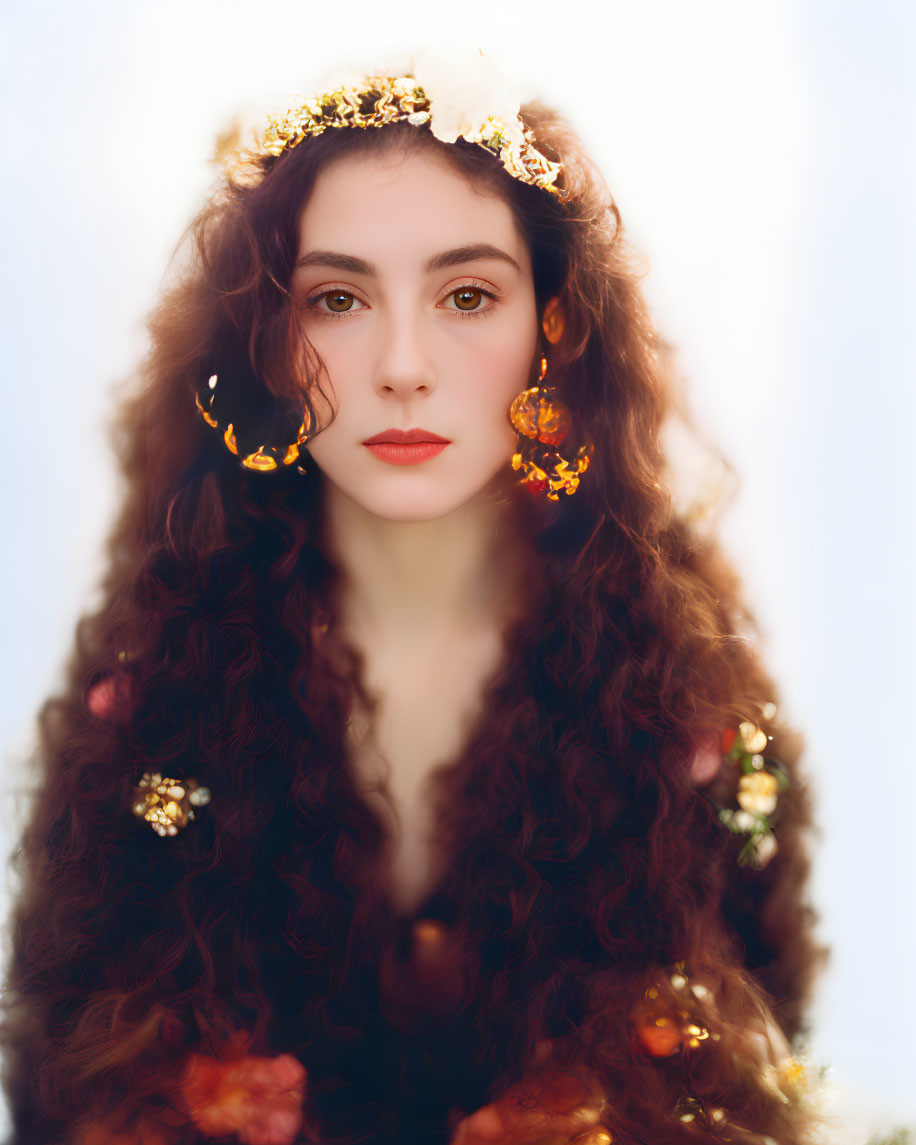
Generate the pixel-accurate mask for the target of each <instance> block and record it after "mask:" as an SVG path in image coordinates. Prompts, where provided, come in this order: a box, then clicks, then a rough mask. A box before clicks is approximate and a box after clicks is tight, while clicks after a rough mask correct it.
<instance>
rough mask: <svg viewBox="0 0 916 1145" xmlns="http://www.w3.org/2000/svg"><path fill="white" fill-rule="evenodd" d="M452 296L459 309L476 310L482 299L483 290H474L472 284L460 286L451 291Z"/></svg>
mask: <svg viewBox="0 0 916 1145" xmlns="http://www.w3.org/2000/svg"><path fill="white" fill-rule="evenodd" d="M452 297H453V298H454V299H455V305H456V306H457V307H458V309H459V310H476V309H477V307H478V306H479V305H480V303H481V302H482V301H483V292H482V291H480V290H475V289H474V288H473V287H472V286H462V287H461V289H460V290H456V291H454V292H453V294H452Z"/></svg>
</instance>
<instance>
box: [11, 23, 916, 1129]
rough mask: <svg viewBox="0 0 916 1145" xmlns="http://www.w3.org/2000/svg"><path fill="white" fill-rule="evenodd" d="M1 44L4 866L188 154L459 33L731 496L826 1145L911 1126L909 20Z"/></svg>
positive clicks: (294, 28)
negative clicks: (716, 451) (585, 212)
mask: <svg viewBox="0 0 916 1145" xmlns="http://www.w3.org/2000/svg"><path fill="white" fill-rule="evenodd" d="M0 38H2V43H3V48H2V53H3V64H2V68H0V98H2V116H3V120H2V126H3V131H2V147H0V164H2V173H3V174H2V185H0V210H2V219H3V233H4V240H3V243H4V246H3V270H4V273H3V287H2V289H3V296H2V306H0V323H2V339H0V341H2V348H0V353H2V374H0V377H2V386H3V405H2V409H3V421H2V427H0V436H2V441H3V448H2V450H0V477H2V483H0V489H2V499H3V522H2V533H0V536H2V537H3V538H4V549H5V556H4V559H3V562H2V576H3V582H2V596H0V600H2V619H3V648H4V652H5V655H4V668H3V687H2V689H0V736H2V744H3V746H2V752H3V755H2V768H3V771H2V779H0V785H2V790H3V802H2V816H0V828H2V830H3V832H5V834H4V837H3V838H2V840H0V846H2V850H3V853H4V854H5V853H6V852H8V851H9V849H10V848H11V847H12V845H13V839H14V836H15V819H16V815H17V813H18V812H19V810H20V803H21V800H17V798H16V796H15V792H16V790H17V788H18V787H19V786H20V785H21V783H22V781H23V779H24V768H23V758H24V756H25V754H26V752H27V749H28V746H29V743H30V739H31V735H32V726H33V719H34V713H35V711H36V709H37V707H38V705H39V703H40V702H41V700H42V699H43V698H44V697H45V696H46V695H47V694H48V693H49V691H50V690H51V689H52V688H53V687H54V686H55V684H56V682H57V681H58V680H59V678H60V671H61V667H62V663H63V660H64V658H65V656H66V654H67V652H68V648H69V645H70V642H71V640H72V633H73V627H74V624H75V622H76V619H77V617H78V616H79V615H80V613H81V612H82V611H83V610H85V608H86V607H87V606H88V605H89V604H90V603H91V601H92V600H93V590H94V586H95V584H96V582H97V579H98V576H99V573H100V562H99V552H100V545H101V541H102V539H103V537H104V535H105V532H106V529H107V526H108V523H109V521H110V518H111V515H112V513H113V510H114V507H115V505H116V503H117V495H118V494H117V489H116V486H115V484H114V481H113V467H112V464H111V462H110V460H109V457H108V452H107V445H106V439H105V434H104V424H105V421H106V418H107V415H108V411H109V408H110V403H111V397H110V389H111V386H112V384H113V383H114V382H116V381H117V380H118V379H119V378H121V377H123V376H125V375H127V374H128V373H129V372H130V371H131V369H132V368H133V367H134V366H135V365H136V363H137V361H138V359H139V358H140V356H141V355H142V353H143V349H144V344H145V343H144V329H143V319H144V315H145V314H146V312H147V311H148V309H149V307H150V306H151V304H152V303H153V302H154V300H155V298H156V294H157V290H158V288H159V283H160V280H161V276H162V274H163V271H164V269H165V266H166V263H167V261H168V258H169V256H170V253H171V251H172V249H173V246H174V244H175V242H176V240H177V238H178V236H179V234H180V232H181V230H182V228H183V227H184V225H185V224H186V223H187V221H188V220H189V218H190V216H191V214H192V213H193V211H194V210H195V209H196V207H197V206H198V205H199V203H200V202H201V200H202V198H203V196H204V195H205V193H206V190H207V188H208V186H209V185H210V182H211V179H212V170H211V169H210V168H209V167H208V165H207V163H206V157H207V156H208V155H209V154H210V151H211V148H212V144H213V140H214V138H215V136H216V134H217V133H218V132H219V131H220V130H221V129H222V128H224V127H225V126H226V125H227V123H228V122H229V120H230V119H231V118H232V117H233V115H234V114H236V113H237V112H239V111H243V112H244V111H247V110H252V109H258V108H262V107H263V108H266V107H269V106H273V105H275V104H277V103H278V102H281V101H282V100H283V98H284V97H285V96H286V94H287V93H289V92H294V91H296V90H303V89H305V90H310V89H311V88H313V87H314V86H315V85H316V83H320V81H321V80H322V79H323V78H325V76H326V75H327V74H328V73H331V74H333V71H334V70H335V68H336V69H339V68H341V67H349V68H354V67H355V68H362V67H364V66H371V65H373V64H379V63H384V62H385V61H387V60H392V59H394V60H397V59H403V58H406V56H407V55H409V53H410V52H411V51H413V50H414V49H415V48H417V47H422V46H426V45H436V44H440V45H441V44H442V43H443V42H446V41H448V42H451V41H452V40H454V39H456V38H460V39H461V40H463V41H464V42H465V43H466V44H470V45H473V46H481V47H483V48H485V49H487V50H488V51H489V52H490V53H491V54H493V55H494V56H495V57H496V58H497V59H499V60H501V61H502V62H503V63H504V64H505V66H506V67H508V68H509V69H510V70H512V71H514V72H515V73H516V74H517V75H518V76H519V77H521V79H522V80H523V82H524V86H525V89H526V90H527V91H530V92H531V93H532V94H538V95H540V96H542V97H544V98H546V99H548V100H550V101H552V102H554V103H555V104H557V105H558V106H559V107H560V108H561V109H562V110H564V111H565V112H566V113H567V114H568V115H569V116H570V117H571V118H572V120H573V122H574V123H576V124H577V125H578V127H579V128H580V130H581V132H582V134H583V135H584V137H585V139H586V140H587V142H588V144H589V145H590V147H591V149H592V151H593V153H594V155H595V157H596V158H597V160H598V162H599V164H600V165H601V167H602V168H603V170H604V172H605V174H606V176H607V178H608V180H609V182H610V184H611V187H612V189H613V190H614V192H615V195H616V198H617V200H618V203H619V205H620V207H621V210H622V212H623V215H624V219H625V221H626V222H627V224H628V229H629V232H630V235H631V237H632V239H633V241H634V242H635V244H636V245H637V246H638V247H639V248H640V249H641V250H642V251H643V252H644V253H645V255H646V256H647V265H648V266H649V267H651V272H650V273H649V275H648V277H647V280H646V290H647V292H648V295H649V298H650V301H651V304H652V306H653V310H654V313H655V316H656V319H657V321H658V323H659V325H660V326H661V328H662V330H663V332H664V333H665V334H666V335H667V336H668V337H669V339H670V340H671V341H672V342H673V343H674V344H675V345H676V346H677V348H678V351H679V362H680V367H681V371H682V373H683V374H684V375H685V376H686V378H687V379H688V382H689V387H690V393H691V394H692V405H693V410H694V413H695V415H696V419H697V422H698V424H699V426H700V427H701V429H702V430H703V431H704V433H707V434H708V435H709V437H710V438H711V439H712V440H713V441H715V442H717V443H719V444H720V445H721V446H722V447H723V449H724V451H725V453H726V455H727V457H728V458H729V460H730V461H731V462H732V463H733V464H734V466H735V468H736V469H737V471H738V473H739V474H740V477H741V489H740V492H739V494H738V495H737V497H735V499H734V500H733V501H732V503H731V505H730V507H729V509H728V511H727V513H726V515H725V518H724V520H723V530H724V535H725V539H726V541H727V543H728V545H729V548H730V550H731V552H732V553H733V555H734V558H735V560H736V561H737V562H738V563H739V566H740V568H741V569H742V571H743V573H744V576H745V580H746V584H747V589H748V593H749V596H750V598H751V600H752V602H753V604H754V606H755V609H756V611H757V613H758V616H759V618H760V620H761V621H762V625H763V629H764V633H765V641H764V652H765V654H766V655H767V657H768V659H769V662H770V664H771V666H772V667H773V669H774V670H775V672H776V675H777V677H778V679H779V680H780V682H781V684H782V689H783V694H784V704H783V710H784V712H785V713H786V714H787V715H788V716H789V718H790V719H791V720H793V721H794V722H795V723H796V724H797V725H799V726H800V727H802V728H803V729H804V731H805V733H806V736H807V739H808V743H809V754H808V761H809V768H810V771H811V773H812V775H813V777H814V780H815V784H816V790H817V794H818V797H819V818H820V824H821V828H822V840H821V842H820V845H819V849H818V851H817V867H816V877H815V886H814V895H815V898H816V901H817V903H818V905H819V907H820V910H821V914H822V927H821V933H822V937H823V939H824V940H825V941H827V942H828V943H830V944H831V945H832V947H833V957H832V961H831V964H830V968H829V970H828V972H827V974H826V976H825V977H824V979H823V982H822V985H821V989H820V992H819V995H818V1004H817V1007H816V1011H815V1015H814V1016H815V1029H814V1037H813V1042H812V1049H813V1054H814V1057H815V1059H816V1060H819V1061H821V1062H824V1063H827V1064H830V1065H831V1066H832V1073H833V1077H834V1079H835V1080H836V1082H837V1083H838V1085H839V1086H840V1088H841V1090H842V1094H843V1098H842V1102H843V1103H844V1104H843V1105H842V1106H841V1107H840V1108H841V1111H842V1112H843V1114H844V1116H848V1118H849V1120H848V1121H847V1125H848V1126H849V1127H850V1128H849V1133H850V1139H851V1140H857V1139H862V1140H864V1137H862V1138H857V1137H856V1133H858V1132H862V1133H864V1130H860V1129H853V1128H852V1126H853V1125H856V1126H858V1125H859V1124H860V1122H861V1124H863V1125H864V1124H865V1123H867V1124H869V1125H873V1126H877V1125H879V1124H880V1125H883V1126H885V1127H888V1126H890V1125H891V1124H894V1123H896V1124H902V1123H916V1099H914V1093H913V1088H914V1087H913V1076H914V1075H913V1068H914V1066H916V1055H914V1050H913V1031H914V1028H916V985H914V983H916V975H914V973H913V965H914V955H916V925H914V918H913V906H912V903H913V901H914V897H916V896H914V893H913V892H914V885H916V878H914V876H916V861H914V853H913V846H912V845H911V843H910V839H909V833H910V823H911V820H912V817H913V815H914V814H916V799H914V796H916V783H914V779H913V766H912V763H911V761H910V757H911V755H912V751H913V748H912V717H913V714H914V708H916V705H914V702H913V701H914V692H916V671H914V668H913V656H912V649H913V645H914V637H916V622H914V621H916V618H914V612H916V609H914V584H916V545H914V540H913V528H914V522H916V513H914V510H916V467H914V453H913V450H912V445H911V442H912V438H913V430H914V418H916V397H914V395H916V388H914V380H916V379H914V373H916V370H914V366H916V352H914V336H913V333H912V317H911V316H912V315H913V313H914V302H916V283H914V278H916V272H914V265H916V258H914V256H916V230H914V224H913V203H914V202H916V157H914V139H916V94H914V85H913V82H912V78H911V73H912V70H913V69H912V64H911V60H912V57H913V54H914V48H916V16H914V8H913V6H912V5H910V4H903V3H899V4H897V3H893V2H890V0H878V2H874V3H871V4H869V5H868V6H866V5H865V4H864V3H842V2H837V0H834V2H829V0H809V2H804V0H798V2H796V3H792V2H790V0H692V2H691V3H690V4H685V3H678V2H677V0H642V2H640V0H618V2H613V0H612V2H610V3H601V4H598V3H586V4H582V3H580V4H578V5H569V6H567V5H562V4H558V3H556V0H553V2H551V3H547V2H544V0H537V2H532V3H529V4H527V5H526V6H524V7H521V6H516V5H512V6H511V8H510V6H509V5H501V4H494V3H487V4H473V3H472V4H466V5H460V4H451V5H447V6H446V5H439V4H432V5H427V6H425V7H424V6H420V5H404V6H403V7H398V6H395V5H391V4H380V3H378V0H374V2H371V3H370V2H367V0H349V2H348V3H338V4H328V3H325V4H321V5H317V4H308V5H306V4H304V3H301V2H299V3H292V2H288V0H260V2H257V3H255V2H254V0H249V2H244V0H181V2H179V0H135V2H133V3H123V2H122V3H118V2H117V0H82V2H81V3H80V4H78V5H77V4H66V3H63V2H61V3H46V2H45V3H43V2H40V0H38V2H35V0H33V2H31V3H29V4H28V5H27V4H26V3H24V2H23V0H6V3H5V5H4V7H3V10H2V13H0ZM908 319H909V321H908Z"/></svg>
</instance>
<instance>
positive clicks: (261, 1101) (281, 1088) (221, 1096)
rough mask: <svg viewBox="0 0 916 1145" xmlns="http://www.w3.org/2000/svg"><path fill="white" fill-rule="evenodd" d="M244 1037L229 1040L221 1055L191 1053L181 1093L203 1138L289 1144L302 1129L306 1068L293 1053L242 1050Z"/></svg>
mask: <svg viewBox="0 0 916 1145" xmlns="http://www.w3.org/2000/svg"><path fill="white" fill-rule="evenodd" d="M248 1041H249V1037H248V1035H246V1034H244V1033H242V1032H240V1033H239V1034H236V1035H235V1037H234V1038H233V1039H231V1040H230V1042H229V1044H228V1046H227V1047H226V1048H225V1050H224V1056H223V1057H222V1058H212V1057H207V1056H204V1055H203V1054H192V1055H191V1056H190V1058H189V1059H188V1062H187V1065H186V1066H185V1070H184V1075H183V1077H182V1082H181V1093H182V1097H183V1098H184V1101H185V1104H186V1105H187V1107H188V1110H189V1112H190V1114H191V1120H192V1121H193V1122H194V1124H195V1125H196V1126H197V1128H198V1129H199V1130H200V1131H201V1132H202V1133H203V1134H204V1135H205V1136H207V1137H227V1136H229V1135H231V1134H235V1135H236V1136H237V1137H238V1140H239V1141H241V1142H242V1143H243V1145H293V1143H294V1142H295V1141H296V1140H297V1138H298V1136H299V1131H300V1129H301V1128H302V1101H303V1098H304V1096H305V1081H306V1076H307V1075H306V1070H305V1067H304V1066H303V1065H302V1063H301V1062H300V1061H299V1060H298V1059H297V1058H295V1057H294V1056H293V1055H292V1054H279V1055H278V1056H277V1057H260V1056H257V1055H254V1054H248V1053H246V1052H245V1050H246V1049H247V1044H248Z"/></svg>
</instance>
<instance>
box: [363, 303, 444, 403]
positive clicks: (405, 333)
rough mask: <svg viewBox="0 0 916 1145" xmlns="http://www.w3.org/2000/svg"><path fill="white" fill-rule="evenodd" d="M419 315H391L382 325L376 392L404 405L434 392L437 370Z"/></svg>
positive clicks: (376, 373) (376, 372)
mask: <svg viewBox="0 0 916 1145" xmlns="http://www.w3.org/2000/svg"><path fill="white" fill-rule="evenodd" d="M426 334H427V332H426V331H425V330H424V328H423V322H422V319H421V317H420V316H419V315H417V314H408V313H401V314H397V315H391V316H390V318H389V320H388V322H387V323H386V324H385V328H384V332H383V340H382V344H381V347H380V350H379V355H378V360H377V362H376V369H375V388H376V390H377V391H378V392H379V393H380V394H382V396H384V397H396V398H400V399H401V400H402V401H406V400H407V399H409V398H412V397H423V396H425V395H426V394H429V393H431V392H432V391H433V390H434V389H435V388H436V368H435V363H434V361H433V355H432V353H431V347H430V345H429V340H428V338H427V337H426V336H425V335H426Z"/></svg>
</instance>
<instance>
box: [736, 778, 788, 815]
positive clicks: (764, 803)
mask: <svg viewBox="0 0 916 1145" xmlns="http://www.w3.org/2000/svg"><path fill="white" fill-rule="evenodd" d="M778 792H779V781H778V780H777V778H776V776H775V775H770V773H769V772H768V771H752V772H750V773H749V774H748V775H742V776H741V778H740V779H739V780H738V805H739V806H740V807H742V808H743V809H744V810H745V811H752V812H754V814H756V815H771V814H772V813H773V812H774V811H775V810H776V804H777V801H778Z"/></svg>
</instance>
